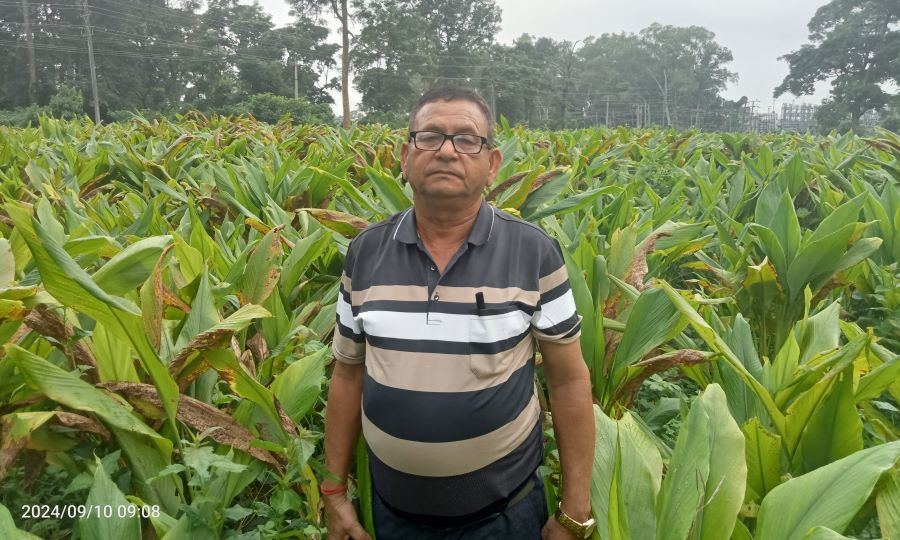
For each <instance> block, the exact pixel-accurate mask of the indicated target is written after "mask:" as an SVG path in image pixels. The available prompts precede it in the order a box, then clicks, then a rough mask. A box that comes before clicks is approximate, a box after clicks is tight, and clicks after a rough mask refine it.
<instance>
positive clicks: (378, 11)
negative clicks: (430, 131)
mask: <svg viewBox="0 0 900 540" xmlns="http://www.w3.org/2000/svg"><path fill="white" fill-rule="evenodd" d="M353 5H354V8H355V10H356V15H357V20H358V21H359V22H360V26H361V30H360V32H359V35H358V36H357V37H356V39H355V40H354V66H355V67H356V69H357V78H356V81H357V82H356V84H357V88H359V90H360V91H361V92H362V94H363V99H362V102H363V103H362V105H363V109H364V111H365V112H366V113H368V114H369V115H371V114H372V113H389V114H391V115H394V116H397V115H402V114H405V113H406V111H408V110H409V107H410V106H411V105H412V102H413V101H414V100H415V98H416V97H417V96H418V95H419V94H421V92H422V91H423V90H424V89H426V88H428V87H430V86H432V85H434V84H435V83H436V82H438V81H442V80H443V81H453V82H454V83H457V84H462V85H469V86H475V87H478V86H479V85H481V86H483V88H481V90H482V92H483V93H489V92H490V89H491V85H492V84H493V83H494V82H495V80H496V77H493V76H492V75H491V73H490V57H489V51H490V49H491V46H492V45H493V43H494V38H495V36H496V34H497V32H498V31H499V29H500V9H499V8H498V7H497V6H496V4H495V3H494V1H493V0H453V1H449V2H448V1H437V0H393V1H391V0H367V1H365V2H363V1H361V0H354V4H353ZM485 91H487V92H485ZM489 99H490V98H489Z"/></svg>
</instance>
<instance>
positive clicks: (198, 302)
mask: <svg viewBox="0 0 900 540" xmlns="http://www.w3.org/2000/svg"><path fill="white" fill-rule="evenodd" d="M221 320H222V317H221V316H220V315H219V310H218V309H216V305H215V303H214V302H213V295H212V290H211V288H210V284H209V273H208V272H207V271H206V269H204V270H203V271H202V272H201V273H200V285H199V286H198V287H197V293H196V294H195V295H194V300H193V302H191V312H190V313H188V316H187V319H185V321H184V326H182V328H181V333H179V334H178V340H177V341H176V342H175V349H176V350H178V349H181V348H183V347H184V346H185V345H187V344H188V343H190V341H191V340H192V339H194V338H195V337H196V336H197V335H199V334H200V333H201V332H205V331H206V330H209V329H210V328H212V327H213V326H215V325H216V324H218V323H219V321H221Z"/></svg>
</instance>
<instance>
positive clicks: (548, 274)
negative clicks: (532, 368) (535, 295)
mask: <svg viewBox="0 0 900 540" xmlns="http://www.w3.org/2000/svg"><path fill="white" fill-rule="evenodd" d="M550 242H551V243H552V247H551V248H550V249H545V250H544V253H542V257H541V263H540V279H539V280H538V288H539V290H540V295H541V296H540V300H539V301H538V306H537V310H536V311H535V312H534V316H532V318H531V333H532V335H534V337H535V338H537V339H538V340H541V341H553V342H556V343H572V342H573V341H577V340H578V338H579V337H581V316H580V315H578V312H577V311H575V297H574V296H573V295H572V287H571V286H570V285H569V274H568V272H567V271H566V263H565V260H564V259H563V255H562V249H561V248H560V247H559V242H557V241H556V240H555V239H551V240H550Z"/></svg>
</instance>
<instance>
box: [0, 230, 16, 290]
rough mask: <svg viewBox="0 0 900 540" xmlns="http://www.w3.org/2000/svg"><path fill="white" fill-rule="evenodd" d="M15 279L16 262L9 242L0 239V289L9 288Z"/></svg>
mask: <svg viewBox="0 0 900 540" xmlns="http://www.w3.org/2000/svg"><path fill="white" fill-rule="evenodd" d="M15 279H16V260H15V258H14V257H13V254H12V248H11V247H10V246H9V240H7V239H6V238H0V288H4V287H9V286H10V285H12V282H13V281H14V280H15Z"/></svg>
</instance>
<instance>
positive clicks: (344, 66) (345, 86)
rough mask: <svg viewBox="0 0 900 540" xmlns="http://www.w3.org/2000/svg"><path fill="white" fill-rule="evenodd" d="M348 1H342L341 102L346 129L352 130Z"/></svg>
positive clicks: (343, 123)
mask: <svg viewBox="0 0 900 540" xmlns="http://www.w3.org/2000/svg"><path fill="white" fill-rule="evenodd" d="M348 23H349V21H348V17H347V0H341V34H342V36H341V37H342V44H341V102H342V104H343V108H344V120H343V122H342V125H343V126H344V129H350V28H349V26H348Z"/></svg>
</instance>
